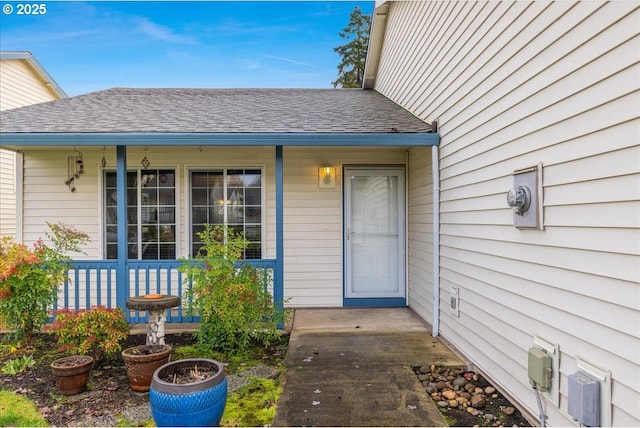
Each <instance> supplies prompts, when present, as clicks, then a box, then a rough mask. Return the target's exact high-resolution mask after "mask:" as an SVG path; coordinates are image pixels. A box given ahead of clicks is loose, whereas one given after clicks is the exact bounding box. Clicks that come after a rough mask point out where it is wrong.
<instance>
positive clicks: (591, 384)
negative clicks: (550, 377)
mask: <svg viewBox="0 0 640 428" xmlns="http://www.w3.org/2000/svg"><path fill="white" fill-rule="evenodd" d="M567 396H568V406H567V407H568V409H567V410H568V411H569V414H570V415H571V416H572V417H573V418H574V419H575V420H576V421H578V422H580V423H581V424H582V425H584V426H587V427H597V426H600V383H599V382H598V381H597V380H596V379H593V378H592V377H591V376H589V375H588V374H586V373H582V372H577V373H574V374H572V375H570V376H569V379H568V393H567Z"/></svg>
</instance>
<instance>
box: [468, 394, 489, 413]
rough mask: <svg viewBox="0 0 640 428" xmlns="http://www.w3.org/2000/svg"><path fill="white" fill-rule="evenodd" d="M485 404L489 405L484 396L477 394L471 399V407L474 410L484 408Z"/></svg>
mask: <svg viewBox="0 0 640 428" xmlns="http://www.w3.org/2000/svg"><path fill="white" fill-rule="evenodd" d="M485 404H487V400H486V399H485V398H484V395H482V394H476V395H474V396H473V397H471V406H472V407H473V408H474V409H477V408H479V407H484V405H485Z"/></svg>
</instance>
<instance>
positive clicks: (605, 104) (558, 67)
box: [375, 2, 640, 426]
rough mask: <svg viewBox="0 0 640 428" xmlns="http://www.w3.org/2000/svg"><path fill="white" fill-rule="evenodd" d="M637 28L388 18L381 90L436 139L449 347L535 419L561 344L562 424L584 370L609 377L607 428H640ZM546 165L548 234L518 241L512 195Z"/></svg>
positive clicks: (565, 6) (545, 10)
mask: <svg viewBox="0 0 640 428" xmlns="http://www.w3.org/2000/svg"><path fill="white" fill-rule="evenodd" d="M639 21H640V12H639V10H638V3H637V2H609V3H605V2H553V3H552V2H473V3H472V2H397V3H392V4H391V7H390V10H389V16H388V18H387V29H386V36H385V41H384V44H383V47H382V53H381V59H380V66H379V69H378V75H377V80H376V85H375V89H376V90H377V91H379V92H381V93H382V94H384V95H386V96H388V97H389V98H391V99H392V100H394V101H395V102H397V103H399V104H400V105H402V106H403V107H405V108H407V109H408V110H409V111H411V112H413V113H414V114H416V115H417V116H418V117H420V118H422V119H424V120H426V121H429V122H430V121H433V120H438V125H439V132H440V135H441V144H440V149H439V151H440V177H441V182H440V187H441V193H440V201H441V203H440V216H441V226H440V232H441V236H440V239H441V246H440V251H441V256H440V270H441V273H440V281H441V284H440V287H441V292H440V304H441V310H440V320H441V321H440V333H441V335H442V336H443V338H445V339H447V340H449V341H450V342H451V343H452V344H453V345H454V346H455V347H456V348H458V349H459V350H460V351H461V352H462V353H463V354H464V355H465V356H466V357H467V358H469V360H470V361H471V362H472V363H473V364H474V365H476V366H477V367H478V368H480V369H481V370H482V371H483V372H484V373H485V374H486V375H487V376H488V377H489V378H491V379H492V380H493V381H494V382H495V383H496V384H498V385H499V386H500V387H501V388H502V389H503V390H504V391H505V392H506V393H507V394H509V395H510V396H511V397H513V398H515V399H517V400H518V403H519V405H521V406H523V407H524V409H525V410H526V411H528V412H529V413H530V414H532V415H536V414H537V413H538V411H537V404H536V401H535V396H534V394H533V392H532V390H531V386H530V385H529V383H528V379H527V350H528V348H529V347H531V346H532V345H533V336H534V335H538V336H540V337H542V338H544V339H546V340H548V341H551V342H553V343H557V344H558V345H559V349H560V355H561V358H560V368H559V370H560V375H559V376H560V388H559V389H560V391H559V398H560V399H559V406H556V405H555V404H554V403H553V400H551V399H550V397H549V395H548V394H544V397H545V401H546V402H547V404H546V406H545V409H546V413H547V415H548V416H549V421H548V422H549V425H551V426H558V425H569V426H573V425H575V424H576V423H575V422H574V421H573V420H572V418H571V417H570V416H569V415H568V412H567V377H568V376H569V375H571V374H572V373H574V372H575V371H576V358H577V357H582V358H585V359H587V360H589V361H590V362H591V363H594V364H596V365H597V366H600V367H602V368H603V369H606V370H610V371H611V376H612V385H611V389H612V391H611V394H612V398H611V400H612V403H611V404H612V413H611V420H610V421H602V422H603V423H609V422H610V423H611V424H613V425H615V426H637V425H640V406H638V403H639V402H640V202H639V201H640V145H639V142H640V118H639V116H640V110H639V108H638V106H639V105H640V89H639V87H640V79H639V78H638V76H639V75H640V65H639V63H640V36H639V32H640V27H639V26H638V22H639ZM539 163H542V165H543V202H544V230H543V231H539V230H518V229H516V228H514V227H513V225H512V223H513V213H512V210H511V209H510V208H509V207H508V206H507V204H506V192H507V190H508V189H509V188H510V187H512V186H513V175H512V174H513V171H514V170H517V169H521V168H526V167H530V166H535V165H537V164H539ZM412 279H413V278H412ZM420 281H421V283H420V285H418V284H416V283H415V282H414V281H412V282H411V288H410V290H411V293H412V294H414V293H416V291H415V290H416V287H418V286H420V288H421V289H422V290H421V292H420V293H421V294H422V295H427V296H428V295H429V294H430V288H431V281H429V278H428V276H427V277H426V278H425V279H422V278H421V279H420ZM451 287H456V288H459V290H460V316H459V317H454V316H453V315H451V314H450V313H449V311H448V309H447V308H448V307H449V291H450V288H451ZM418 300H420V301H419V302H418ZM410 302H411V304H412V306H415V307H416V310H417V311H418V312H419V313H421V315H422V314H423V313H425V315H423V317H425V319H426V320H427V321H429V320H430V318H429V315H430V314H429V313H428V307H429V305H430V302H424V303H423V302H422V296H420V298H417V299H414V298H413V297H412V298H411V299H410ZM425 306H426V308H427V310H426V311H425V309H424V308H423V307H425ZM605 405H606V404H605Z"/></svg>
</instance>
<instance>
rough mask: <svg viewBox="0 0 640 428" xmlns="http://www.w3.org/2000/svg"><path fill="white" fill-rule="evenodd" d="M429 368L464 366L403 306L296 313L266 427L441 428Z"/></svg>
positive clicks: (440, 418) (297, 311)
mask: <svg viewBox="0 0 640 428" xmlns="http://www.w3.org/2000/svg"><path fill="white" fill-rule="evenodd" d="M431 364H435V365H436V366H458V367H461V366H464V364H463V362H462V361H461V360H459V359H458V358H457V357H456V356H455V354H453V353H452V352H451V351H450V350H449V349H448V348H447V347H445V346H444V345H443V344H442V343H441V342H440V341H439V340H438V339H435V338H433V337H431V331H430V329H429V328H428V327H427V325H426V324H424V322H423V321H422V320H421V319H420V318H419V317H418V316H417V315H416V314H415V313H414V312H413V311H411V310H410V309H408V308H382V309H380V308H375V309H370V308H366V309H365V308H357V309H347V308H341V309H303V310H302V309H298V310H296V311H295V315H294V320H293V326H292V330H291V337H290V339H289V346H288V350H287V356H286V360H285V372H284V379H283V383H282V394H281V395H280V400H279V401H278V405H277V412H276V417H275V419H274V421H273V426H446V424H445V422H444V420H443V418H442V416H441V414H440V412H439V411H438V409H437V408H436V406H435V405H434V404H433V402H432V401H431V399H430V398H429V397H428V395H427V393H426V392H425V391H424V389H423V387H422V385H421V384H420V382H419V381H418V379H417V377H416V376H415V374H414V373H413V370H412V368H411V367H412V366H413V365H420V366H423V365H431Z"/></svg>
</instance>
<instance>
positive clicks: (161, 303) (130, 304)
mask: <svg viewBox="0 0 640 428" xmlns="http://www.w3.org/2000/svg"><path fill="white" fill-rule="evenodd" d="M176 306H180V297H178V296H168V295H165V294H147V295H145V296H140V297H130V298H128V299H127V308H129V309H135V310H138V311H149V321H148V323H147V345H164V344H165V343H164V324H165V322H167V316H166V310H167V309H168V308H175V307H176Z"/></svg>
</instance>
